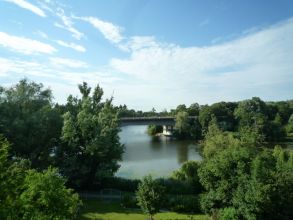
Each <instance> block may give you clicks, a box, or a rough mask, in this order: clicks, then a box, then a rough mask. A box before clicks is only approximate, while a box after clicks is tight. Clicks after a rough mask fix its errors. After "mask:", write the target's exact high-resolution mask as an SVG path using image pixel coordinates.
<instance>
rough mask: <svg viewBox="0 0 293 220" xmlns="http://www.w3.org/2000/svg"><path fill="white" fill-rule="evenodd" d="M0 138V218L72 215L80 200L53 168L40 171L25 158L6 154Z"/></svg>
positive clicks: (65, 217)
mask: <svg viewBox="0 0 293 220" xmlns="http://www.w3.org/2000/svg"><path fill="white" fill-rule="evenodd" d="M9 158H10V156H9V144H8V142H7V141H6V140H5V139H3V138H2V137H1V138H0V201H1V202H0V219H48V220H49V219H72V218H74V217H75V216H76V213H77V210H78V207H79V205H80V201H79V198H78V195H77V194H74V193H73V192H72V190H70V189H67V188H66V187H65V179H64V178H63V177H62V176H61V175H60V174H59V173H58V171H57V170H56V169H52V168H49V169H48V170H46V171H43V172H42V173H40V172H37V171H36V170H31V169H30V168H29V163H28V161H27V160H23V159H22V160H20V159H17V158H10V159H9Z"/></svg>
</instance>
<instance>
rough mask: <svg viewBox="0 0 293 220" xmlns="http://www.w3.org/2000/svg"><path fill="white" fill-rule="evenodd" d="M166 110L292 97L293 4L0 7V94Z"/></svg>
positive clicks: (150, 0)
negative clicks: (28, 90)
mask: <svg viewBox="0 0 293 220" xmlns="http://www.w3.org/2000/svg"><path fill="white" fill-rule="evenodd" d="M24 77H27V78H28V79H31V80H34V81H36V82H42V83H43V84H44V85H45V86H47V87H50V88H51V89H52V90H53V94H54V97H55V101H56V102H61V103H64V102H65V101H66V97H67V96H68V95H69V94H74V95H77V94H78V91H77V84H78V83H81V82H82V81H87V82H88V83H89V84H90V85H92V86H94V85H95V84H98V83H99V84H100V86H102V87H103V89H104V90H105V95H106V96H108V97H109V96H111V95H112V94H113V95H114V102H115V104H127V105H128V106H129V107H131V108H135V109H143V110H150V109H151V108H152V107H155V108H156V109H157V110H163V109H164V108H166V109H170V108H174V107H176V106H177V105H178V104H182V103H185V104H186V105H189V104H191V103H194V102H198V103H200V104H206V103H209V104H210V103H214V102H218V101H238V100H242V99H247V98H251V97H252V96H259V97H260V98H262V99H264V100H286V99H292V98H293V96H292V94H293V86H292V85H293V1H291V0H278V1H276V0H246V1H242V0H234V1H228V0H213V1H212V0H180V1H179V0H140V1H138V0H115V1H114V0H98V1H94V0H74V1H68V0H67V1H65V0H63V1H61V0H60V1H55V0H0V84H1V85H4V86H10V85H12V84H15V83H17V82H18V81H19V80H20V79H22V78H24Z"/></svg>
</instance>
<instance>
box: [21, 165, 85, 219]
mask: <svg viewBox="0 0 293 220" xmlns="http://www.w3.org/2000/svg"><path fill="white" fill-rule="evenodd" d="M23 187H24V189H25V190H24V191H23V192H22V193H21V194H20V197H19V200H20V203H21V206H22V210H21V214H22V216H23V217H22V219H36V220H37V219H48V220H49V219H60V220H61V219H64V220H65V219H72V218H74V217H76V215H77V210H78V208H79V206H80V205H81V202H80V200H79V197H78V195H77V194H74V193H73V191H72V190H71V189H67V188H66V187H65V180H64V178H63V177H61V176H60V174H59V173H58V170H56V169H53V168H48V170H46V171H43V172H37V171H36V170H29V171H28V173H27V175H26V177H25V179H24V184H23Z"/></svg>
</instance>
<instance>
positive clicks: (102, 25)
mask: <svg viewBox="0 0 293 220" xmlns="http://www.w3.org/2000/svg"><path fill="white" fill-rule="evenodd" d="M73 18H75V19H79V20H82V21H86V22H88V23H90V24H91V25H93V26H94V27H95V28H96V29H98V30H99V31H100V32H101V33H102V34H103V35H104V37H105V38H106V39H107V40H109V41H110V42H112V43H119V42H120V41H121V40H122V39H123V36H122V34H121V32H122V28H121V27H119V26H117V25H114V24H112V23H110V22H107V21H102V20H100V19H99V18H96V17H76V16H73Z"/></svg>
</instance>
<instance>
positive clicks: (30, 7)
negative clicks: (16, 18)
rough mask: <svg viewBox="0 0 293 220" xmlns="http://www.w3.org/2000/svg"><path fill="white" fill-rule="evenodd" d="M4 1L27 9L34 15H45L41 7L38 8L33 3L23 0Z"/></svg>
mask: <svg viewBox="0 0 293 220" xmlns="http://www.w3.org/2000/svg"><path fill="white" fill-rule="evenodd" d="M6 1H7V2H11V3H14V4H16V5H18V6H19V7H21V8H24V9H27V10H29V11H31V12H33V13H35V14H36V15H39V16H41V17H46V14H45V12H44V11H43V10H42V9H40V8H39V7H37V6H35V5H33V4H31V3H29V2H27V1H25V0H6Z"/></svg>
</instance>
